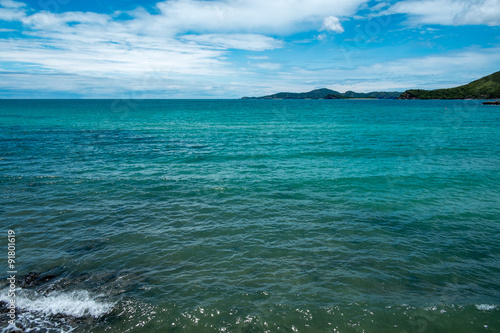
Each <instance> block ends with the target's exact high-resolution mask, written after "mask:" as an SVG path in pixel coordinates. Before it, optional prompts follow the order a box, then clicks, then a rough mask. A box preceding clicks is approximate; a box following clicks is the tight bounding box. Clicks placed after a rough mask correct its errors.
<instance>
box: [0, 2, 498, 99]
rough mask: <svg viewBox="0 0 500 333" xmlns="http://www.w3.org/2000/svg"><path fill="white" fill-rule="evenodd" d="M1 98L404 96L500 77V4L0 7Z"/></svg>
mask: <svg viewBox="0 0 500 333" xmlns="http://www.w3.org/2000/svg"><path fill="white" fill-rule="evenodd" d="M0 44H1V45H0V76H1V80H0V98H133V99H138V98H239V97H242V96H260V95H266V94H270V93H275V92H280V91H293V92H299V91H309V90H312V89H316V88H322V87H327V88H331V89H335V90H338V91H341V92H344V91H346V90H354V91H358V92H369V91H379V90H384V91H404V90H406V89H410V88H423V89H435V88H444V87H451V86H456V85H460V84H465V83H468V82H470V81H472V80H474V79H477V78H479V77H482V76H485V75H488V74H491V73H493V72H496V71H499V70H500V56H499V55H500V0H474V1H471V0H421V1H417V0H400V1H375V0H308V1H302V0H273V1H267V0H210V1H200V0H169V1H160V2H158V1H152V0H145V1H144V0H143V1H137V0H121V1H113V0H87V1H81V0H30V1H24V2H20V1H14V0H0Z"/></svg>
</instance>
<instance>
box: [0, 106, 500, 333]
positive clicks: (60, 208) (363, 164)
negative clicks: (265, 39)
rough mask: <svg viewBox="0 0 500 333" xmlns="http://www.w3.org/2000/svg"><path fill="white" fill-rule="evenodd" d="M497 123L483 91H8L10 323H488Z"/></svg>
mask: <svg viewBox="0 0 500 333" xmlns="http://www.w3.org/2000/svg"><path fill="white" fill-rule="evenodd" d="M499 142H500V109H498V108H495V107H491V106H483V105H481V103H480V102H479V101H354V100H348V101H332V100H316V101H314V100H312V101H297V100H296V101H286V100H285V101H259V100H250V101H249V100H241V101H238V100H221V101H182V100H178V101H174V100H167V101H165V100H148V101H107V100H100V101H92V100H78V101H74V100H52V101H51V100H44V101H15V100H0V221H1V223H2V227H3V228H2V229H3V230H4V233H5V238H4V239H6V238H7V237H6V236H7V230H9V229H12V230H14V231H15V232H16V255H17V270H18V278H19V279H22V278H23V276H24V275H26V274H28V273H29V272H39V273H40V274H41V276H42V277H43V276H51V278H50V279H48V278H47V279H46V280H47V281H41V280H39V281H38V282H37V283H35V284H34V285H29V286H28V285H26V286H25V287H24V288H22V289H20V290H18V292H17V296H16V297H17V299H18V322H19V323H20V324H22V325H23V326H24V327H25V328H26V329H27V330H28V331H29V330H30V329H33V331H34V328H35V327H45V328H46V329H48V330H52V331H53V332H59V331H68V330H73V331H74V332H87V331H92V332H104V331H107V332H109V331H111V332H143V331H149V332H165V331H172V332H213V331H226V332H266V331H267V332H326V331H328V332H336V331H340V332H362V331H366V332H403V331H407V332H443V331H449V332H471V331H474V332H479V331H488V332H491V331H496V332H499V331H500V309H499V305H500V259H499V254H500V241H499V238H498V233H499V231H500V222H499V220H500V173H499V171H500V170H499V169H500V167H499V165H500V145H499ZM4 241H5V246H6V240H4ZM5 252H7V251H5ZM4 256H5V260H4V262H5V265H2V267H5V269H2V270H3V271H4V274H3V275H4V276H5V277H7V273H6V271H7V267H6V259H7V253H5V255H4ZM18 285H19V286H21V285H22V281H18ZM5 288H6V287H5ZM2 300H3V301H6V300H8V298H7V296H6V289H4V290H3V291H2V292H0V301H2ZM43 304H50V306H43ZM2 316H3V317H2ZM0 319H1V320H2V322H3V323H5V324H3V325H4V326H3V327H6V326H7V324H6V317H5V315H2V314H0Z"/></svg>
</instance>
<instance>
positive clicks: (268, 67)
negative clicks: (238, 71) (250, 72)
mask: <svg viewBox="0 0 500 333" xmlns="http://www.w3.org/2000/svg"><path fill="white" fill-rule="evenodd" d="M255 66H257V67H259V68H262V69H266V70H278V69H280V68H281V64H278V63H274V62H262V63H259V64H255Z"/></svg>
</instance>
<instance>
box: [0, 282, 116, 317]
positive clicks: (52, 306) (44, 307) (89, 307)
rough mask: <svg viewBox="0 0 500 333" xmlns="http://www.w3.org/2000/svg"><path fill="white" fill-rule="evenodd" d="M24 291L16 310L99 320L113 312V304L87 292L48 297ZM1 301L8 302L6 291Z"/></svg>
mask: <svg viewBox="0 0 500 333" xmlns="http://www.w3.org/2000/svg"><path fill="white" fill-rule="evenodd" d="M22 291H23V290H22V289H20V290H19V292H18V293H17V295H16V308H17V309H18V310H21V311H29V312H38V313H43V314H45V315H64V316H71V317H90V316H91V317H95V318H98V317H101V316H103V315H105V314H106V313H108V312H109V311H111V309H112V308H113V306H114V304H113V303H109V302H101V301H97V300H96V297H93V296H92V295H90V293H89V292H88V291H86V290H74V291H70V292H59V291H56V292H52V293H49V294H47V295H40V294H37V293H35V294H31V295H29V294H28V293H25V292H22ZM0 301H4V302H8V298H7V293H6V291H3V292H2V293H1V294H0Z"/></svg>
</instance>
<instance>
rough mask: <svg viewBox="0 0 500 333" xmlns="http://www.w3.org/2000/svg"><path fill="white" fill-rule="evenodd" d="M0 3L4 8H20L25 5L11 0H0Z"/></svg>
mask: <svg viewBox="0 0 500 333" xmlns="http://www.w3.org/2000/svg"><path fill="white" fill-rule="evenodd" d="M0 5H1V6H2V7H4V8H21V7H25V6H26V4H24V3H22V2H18V1H13V0H0Z"/></svg>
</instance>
